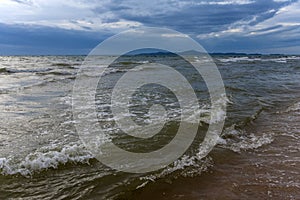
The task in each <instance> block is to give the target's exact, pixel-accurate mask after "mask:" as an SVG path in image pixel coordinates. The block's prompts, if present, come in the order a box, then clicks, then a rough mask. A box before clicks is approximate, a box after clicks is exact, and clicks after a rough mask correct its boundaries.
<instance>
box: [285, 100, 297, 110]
mask: <svg viewBox="0 0 300 200" xmlns="http://www.w3.org/2000/svg"><path fill="white" fill-rule="evenodd" d="M299 110H300V102H296V103H295V104H293V105H291V106H289V107H288V108H287V109H286V112H290V111H299Z"/></svg>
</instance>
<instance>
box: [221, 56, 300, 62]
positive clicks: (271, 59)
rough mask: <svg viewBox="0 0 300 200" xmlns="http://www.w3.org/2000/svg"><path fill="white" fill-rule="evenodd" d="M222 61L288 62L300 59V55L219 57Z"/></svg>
mask: <svg viewBox="0 0 300 200" xmlns="http://www.w3.org/2000/svg"><path fill="white" fill-rule="evenodd" d="M218 60H219V61H220V62H223V63H227V62H245V61H247V62H256V61H262V62H277V63H287V62H288V61H289V60H300V57H298V56H288V57H278V58H260V57H254V58H251V57H250V58H249V57H247V56H243V57H229V58H218Z"/></svg>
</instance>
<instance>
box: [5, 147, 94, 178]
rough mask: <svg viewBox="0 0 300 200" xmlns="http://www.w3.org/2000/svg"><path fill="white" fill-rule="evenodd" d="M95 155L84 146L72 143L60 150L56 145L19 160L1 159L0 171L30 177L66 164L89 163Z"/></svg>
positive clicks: (11, 158)
mask: <svg viewBox="0 0 300 200" xmlns="http://www.w3.org/2000/svg"><path fill="white" fill-rule="evenodd" d="M93 158H94V157H93V155H92V154H91V153H90V152H89V151H87V150H86V149H85V148H84V146H83V145H82V144H79V143H71V144H68V145H64V146H63V147H61V148H59V147H57V146H56V145H53V146H50V147H43V148H41V149H39V150H37V151H35V152H33V153H30V154H28V155H27V156H26V157H25V158H24V159H22V160H19V159H16V158H13V157H8V158H0V170H1V172H2V174H4V175H14V174H21V175H23V176H29V175H31V174H33V173H34V172H37V171H41V170H44V169H49V168H54V169H55V168H57V167H58V166H59V165H64V164H66V163H69V162H71V163H82V164H84V163H89V160H90V159H93Z"/></svg>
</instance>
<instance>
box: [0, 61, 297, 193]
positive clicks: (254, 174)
mask: <svg viewBox="0 0 300 200" xmlns="http://www.w3.org/2000/svg"><path fill="white" fill-rule="evenodd" d="M213 58H214V60H215V62H216V64H217V66H218V68H219V70H220V72H221V75H222V77H223V80H224V84H225V86H226V92H227V98H228V101H229V103H228V107H227V109H228V113H227V120H226V125H225V128H224V132H223V134H222V137H221V139H220V141H219V145H218V146H217V147H215V149H214V151H213V152H211V153H210V155H209V156H208V157H207V158H205V159H202V160H197V159H196V157H195V151H196V150H197V149H198V146H197V145H199V143H197V141H198V142H199V141H201V138H202V135H203V134H204V133H205V131H206V129H207V122H208V120H207V117H209V116H207V113H209V107H210V104H209V101H208V99H207V97H208V95H207V91H206V87H205V84H203V83H202V82H201V80H199V79H197V78H195V79H193V78H194V76H193V71H187V70H185V67H184V65H180V63H179V65H178V68H177V69H178V70H181V71H182V72H183V73H186V74H188V75H189V77H191V83H192V85H193V87H194V89H195V91H196V92H197V96H198V98H199V99H200V101H199V104H200V106H201V108H202V110H203V118H202V119H201V120H202V122H203V123H202V125H201V126H200V127H199V131H198V132H199V133H198V135H199V137H197V139H196V142H195V143H194V144H193V145H192V147H191V148H190V149H189V151H188V152H187V153H186V154H185V155H184V156H183V157H182V158H181V159H179V161H177V162H175V163H174V164H173V165H171V166H169V167H167V169H163V170H159V171H157V172H153V173H148V174H126V173H120V172H116V171H114V170H111V169H109V168H108V167H105V166H104V165H103V164H101V163H100V162H98V161H97V160H96V159H95V158H94V156H93V155H92V153H91V152H90V151H89V150H87V149H86V148H85V147H84V145H83V144H82V142H81V141H80V140H79V138H78V135H77V132H76V129H75V127H74V123H76V122H75V121H74V119H73V117H72V110H71V105H72V89H73V88H72V87H73V84H74V80H75V78H76V73H77V70H78V69H79V67H80V65H81V63H82V61H83V59H84V57H80V56H65V57H64V56H40V57H18V56H16V57H0V65H1V66H0V83H1V85H0V108H1V111H2V112H1V113H0V118H1V121H0V170H1V175H0V198H1V199H5V198H24V199H32V198H35V199H41V198H45V199H52V198H56V199H63V198H74V199H76V198H91V199H95V198H100V199H101V198H102V199H103V198H106V199H118V198H121V199H122V198H123V199H124V198H125V199H132V198H137V199H139V198H145V199H147V198H150V197H151V198H152V197H153V198H154V196H155V197H158V198H161V199H167V198H173V199H199V198H200V199H201V198H222V197H224V198H227V199H234V198H243V197H244V198H261V199H265V198H275V199H299V198H300V194H299V192H298V191H299V187H300V185H299V180H300V177H299V173H300V171H299V169H298V168H299V167H297V166H299V159H300V158H299V130H300V129H299V100H300V81H299V80H300V57H297V56H248V57H244V56H243V57H239V56H215V57H213ZM101 59H104V60H105V59H106V58H105V57H102V58H101ZM124 59H125V60H120V61H118V62H117V63H116V68H111V69H109V70H108V71H106V72H105V76H104V79H103V80H104V81H102V82H100V83H99V87H100V86H101V87H102V88H106V91H110V90H111V88H112V86H113V84H112V83H113V80H115V79H116V78H118V77H120V76H121V75H122V74H123V73H125V72H126V71H127V70H128V69H129V68H131V67H132V66H135V65H137V64H141V63H147V62H154V61H156V60H157V59H160V60H167V61H166V62H167V63H166V64H169V65H175V64H176V63H177V64H178V60H176V58H171V59H170V58H168V59H166V58H165V57H151V56H139V57H138V58H135V61H132V60H131V59H132V58H130V57H129V58H124ZM172 59H173V60H172ZM190 59H191V60H193V61H197V60H200V61H199V62H201V59H203V58H200V57H194V56H191V57H190ZM202 61H203V60H202ZM174 63H175V64H174ZM141 70H152V69H141ZM92 76H95V74H93V73H92V72H91V73H90V74H87V77H86V78H87V79H89V78H91V77H92ZM144 91H145V92H144V93H143V94H144V96H142V95H139V94H136V96H135V101H133V102H132V105H133V109H132V111H133V115H132V117H136V120H139V119H140V120H141V121H138V122H139V123H144V122H145V121H147V120H148V118H147V117H144V118H143V117H141V116H140V115H139V113H142V114H144V113H143V112H142V109H143V108H145V107H147V105H148V104H149V102H151V101H154V102H155V101H156V102H158V103H164V105H166V108H168V109H169V110H170V113H171V114H170V115H169V117H171V118H172V119H173V122H172V123H170V124H168V129H167V131H166V132H165V133H166V134H165V135H162V136H161V137H158V138H156V141H157V143H153V142H152V143H151V141H150V142H149V143H145V144H147V145H143V144H140V141H132V140H130V138H126V137H120V138H121V140H117V142H118V141H119V143H120V145H123V147H124V148H128V149H131V150H135V151H149V149H150V150H151V149H153V148H154V149H155V148H159V147H160V146H163V145H164V144H165V143H166V142H167V141H168V140H169V139H170V138H172V135H173V134H174V132H175V131H176V127H177V124H176V120H177V118H178V116H179V114H180V113H179V112H178V104H176V102H174V99H175V98H174V97H173V96H172V94H171V93H168V91H165V90H163V89H162V88H159V87H158V88H155V89H153V87H150V88H144ZM98 94H99V95H98V96H97V97H95V98H96V100H98V101H101V102H100V103H99V104H98V107H97V108H98V113H99V121H101V117H103V116H105V117H112V116H111V113H110V112H109V110H108V109H107V107H106V103H107V102H106V100H107V99H106V98H105V97H106V96H105V95H106V93H98ZM175 100H176V99H175ZM225 100H226V99H225ZM143 106H145V107H143ZM142 116H143V115H142ZM143 120H144V121H143ZM190 120H192V119H190ZM124 141H125V142H124ZM138 144H139V145H138ZM149 144H153V145H149ZM137 188H138V189H137Z"/></svg>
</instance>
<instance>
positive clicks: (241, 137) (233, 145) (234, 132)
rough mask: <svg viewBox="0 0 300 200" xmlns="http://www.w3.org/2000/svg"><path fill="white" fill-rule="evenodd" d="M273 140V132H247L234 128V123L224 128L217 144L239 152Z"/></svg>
mask: <svg viewBox="0 0 300 200" xmlns="http://www.w3.org/2000/svg"><path fill="white" fill-rule="evenodd" d="M273 140H274V133H263V134H260V135H255V134H253V133H250V134H249V133H246V132H245V131H244V130H242V129H236V125H232V126H231V127H228V128H227V129H225V130H224V132H223V134H222V136H221V138H220V140H219V145H220V147H222V148H225V149H229V150H232V151H234V152H237V153H239V152H241V151H245V150H250V149H257V148H259V147H262V146H264V145H267V144H270V143H272V142H273Z"/></svg>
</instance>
